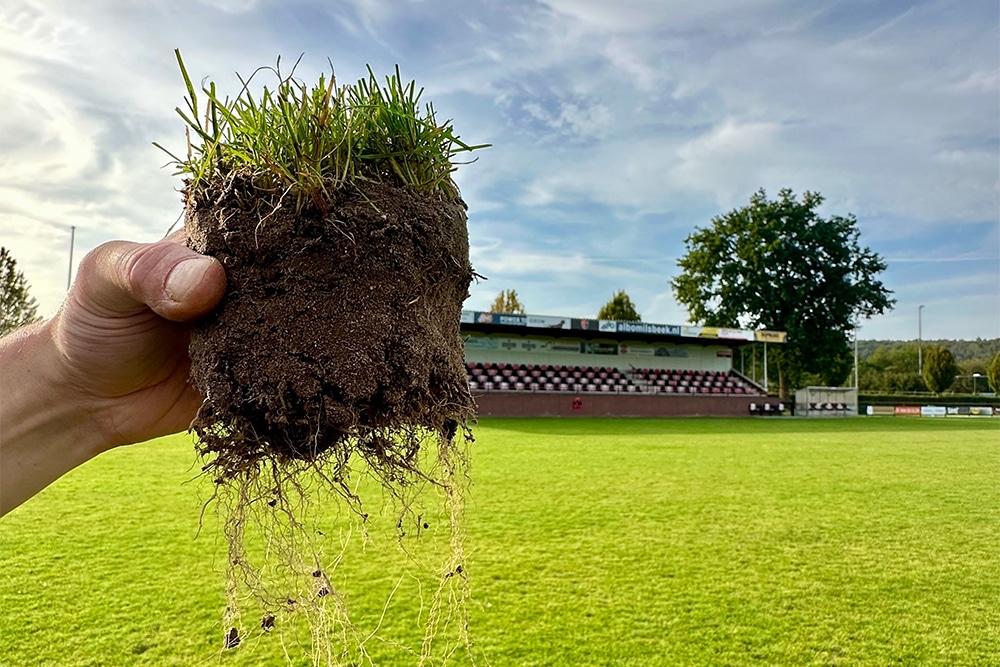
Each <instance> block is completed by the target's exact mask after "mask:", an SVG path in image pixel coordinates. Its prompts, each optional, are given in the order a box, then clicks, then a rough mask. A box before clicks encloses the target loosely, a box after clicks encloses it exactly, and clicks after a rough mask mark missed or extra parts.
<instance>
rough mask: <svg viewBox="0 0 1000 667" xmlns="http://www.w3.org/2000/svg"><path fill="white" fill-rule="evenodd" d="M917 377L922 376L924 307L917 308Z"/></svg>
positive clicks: (921, 305)
mask: <svg viewBox="0 0 1000 667" xmlns="http://www.w3.org/2000/svg"><path fill="white" fill-rule="evenodd" d="M917 375H919V376H920V377H923V376H924V306H923V304H920V306H918V307H917Z"/></svg>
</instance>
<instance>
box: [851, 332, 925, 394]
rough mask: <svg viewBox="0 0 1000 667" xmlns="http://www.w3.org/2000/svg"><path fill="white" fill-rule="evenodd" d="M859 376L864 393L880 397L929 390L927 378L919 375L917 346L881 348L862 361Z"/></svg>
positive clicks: (903, 345) (898, 345) (895, 345)
mask: <svg viewBox="0 0 1000 667" xmlns="http://www.w3.org/2000/svg"><path fill="white" fill-rule="evenodd" d="M858 375H859V376H860V377H859V382H858V384H859V385H860V389H861V391H871V392H876V393H880V394H896V393H912V392H917V391H927V387H926V385H924V380H923V378H921V377H920V374H919V373H917V345H916V344H915V343H902V344H900V343H896V344H882V345H879V346H878V347H877V348H875V351H874V352H872V353H871V354H870V355H869V356H868V358H867V359H864V360H862V361H861V364H860V368H859V370H858Z"/></svg>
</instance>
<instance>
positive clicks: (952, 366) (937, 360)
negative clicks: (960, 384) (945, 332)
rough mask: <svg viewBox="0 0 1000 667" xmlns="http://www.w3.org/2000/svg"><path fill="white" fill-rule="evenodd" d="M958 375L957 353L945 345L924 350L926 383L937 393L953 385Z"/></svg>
mask: <svg viewBox="0 0 1000 667" xmlns="http://www.w3.org/2000/svg"><path fill="white" fill-rule="evenodd" d="M957 375H958V364H957V363H956V362H955V355H953V354H952V353H951V350H949V349H948V348H946V347H944V346H943V345H934V346H932V347H930V348H928V349H927V351H926V352H924V384H926V385H927V388H928V389H930V390H931V391H933V392H934V393H935V394H940V393H941V392H943V391H946V390H947V389H948V388H949V387H951V385H952V383H953V382H954V381H955V377H956V376H957Z"/></svg>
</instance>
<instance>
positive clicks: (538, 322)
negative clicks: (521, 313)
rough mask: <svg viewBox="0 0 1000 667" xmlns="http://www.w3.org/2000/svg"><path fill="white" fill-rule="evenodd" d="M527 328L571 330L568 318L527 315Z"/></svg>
mask: <svg viewBox="0 0 1000 667" xmlns="http://www.w3.org/2000/svg"><path fill="white" fill-rule="evenodd" d="M525 318H526V324H525V326H529V327H537V328H539V329H569V320H570V318H568V317H549V316H547V315H526V316H525Z"/></svg>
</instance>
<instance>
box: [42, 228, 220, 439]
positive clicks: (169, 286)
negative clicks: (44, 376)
mask: <svg viewBox="0 0 1000 667" xmlns="http://www.w3.org/2000/svg"><path fill="white" fill-rule="evenodd" d="M179 241H180V238H179V235H175V236H174V237H172V238H170V239H167V240H165V241H161V242H159V243H152V244H139V243H130V242H127V241H113V242H111V243H106V244H104V245H102V246H100V247H99V248H97V249H96V250H94V251H93V252H92V253H90V254H89V255H87V257H85V258H84V260H83V262H81V264H80V269H79V273H78V274H77V279H76V282H75V283H74V285H73V287H72V289H71V290H70V293H69V296H68V297H67V298H66V302H65V303H64V304H63V307H62V309H61V310H60V311H59V313H58V315H56V317H55V319H54V320H53V322H52V325H53V331H52V335H53V341H54V343H55V345H56V348H57V349H58V351H59V353H60V355H61V357H62V361H63V364H64V370H65V373H66V379H67V384H68V387H69V388H71V389H72V390H73V391H75V392H76V394H77V396H76V399H77V400H78V401H80V403H81V407H82V409H83V410H84V411H85V412H87V413H89V414H91V415H92V416H93V417H94V419H95V421H96V424H97V427H98V428H99V429H100V430H101V432H102V433H103V434H104V438H105V440H106V442H107V444H108V445H109V446H116V445H121V444H129V443H133V442H141V441H144V440H148V439H150V438H154V437H157V436H160V435H166V434H169V433H176V432H177V431H181V430H183V429H185V428H187V427H188V425H189V424H190V423H191V420H192V419H194V416H195V413H196V412H197V409H198V406H199V405H201V400H202V399H201V397H200V396H199V395H198V392H197V391H196V390H195V389H194V388H193V387H192V386H191V385H190V384H188V372H189V369H190V359H189V358H188V353H187V348H188V338H189V325H187V324H185V323H186V322H189V321H191V320H193V319H195V318H197V317H199V316H200V315H204V314H205V313H207V312H208V311H210V310H211V309H212V308H214V307H215V306H216V305H217V304H218V303H219V301H220V300H221V298H222V294H223V292H224V290H225V286H226V276H225V272H224V271H223V269H222V265H221V264H219V262H218V261H216V260H215V259H213V258H211V257H206V256H204V255H199V254H197V253H195V252H194V251H192V250H189V249H188V248H186V247H185V246H183V245H182V244H181V243H180V242H179Z"/></svg>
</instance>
